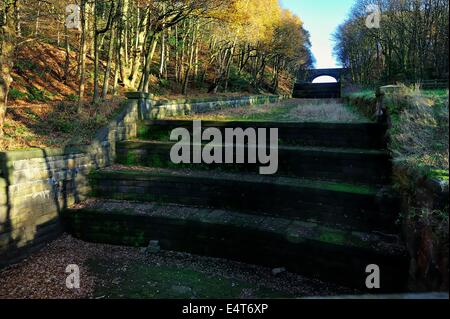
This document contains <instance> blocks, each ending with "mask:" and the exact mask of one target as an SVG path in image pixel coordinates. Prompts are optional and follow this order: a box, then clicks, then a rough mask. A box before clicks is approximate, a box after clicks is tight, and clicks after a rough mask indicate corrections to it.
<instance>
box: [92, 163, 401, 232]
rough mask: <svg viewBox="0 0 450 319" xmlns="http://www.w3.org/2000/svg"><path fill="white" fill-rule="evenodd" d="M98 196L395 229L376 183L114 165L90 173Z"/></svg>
mask: <svg viewBox="0 0 450 319" xmlns="http://www.w3.org/2000/svg"><path fill="white" fill-rule="evenodd" d="M90 178H91V182H92V188H93V192H94V193H93V194H94V195H95V196H96V197H102V198H108V199H121V200H138V201H150V202H153V201H156V202H161V203H175V204H182V205H194V206H201V207H214V208H224V209H233V210H240V211H243V212H246V213H249V214H260V215H261V214H262V215H272V216H282V217H289V218H295V219H299V220H307V221H311V220H313V221H320V222H321V223H324V224H328V225H341V226H342V227H347V228H350V229H364V230H379V231H383V232H390V231H396V230H395V219H396V215H397V212H398V208H397V202H396V200H395V199H393V198H390V196H389V195H386V192H383V191H380V190H379V189H378V188H375V187H371V186H365V185H354V184H345V183H334V182H325V181H317V180H306V179H298V178H288V177H273V176H261V175H257V174H244V173H240V174H232V173H224V172H208V171H191V170H169V169H154V168H136V169H134V170H128V169H127V167H112V168H109V169H107V170H103V171H98V172H96V173H94V174H92V176H91V177H90Z"/></svg>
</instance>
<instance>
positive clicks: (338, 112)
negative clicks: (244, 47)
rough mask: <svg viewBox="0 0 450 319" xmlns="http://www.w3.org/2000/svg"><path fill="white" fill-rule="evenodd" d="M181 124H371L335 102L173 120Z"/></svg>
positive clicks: (269, 106)
mask: <svg viewBox="0 0 450 319" xmlns="http://www.w3.org/2000/svg"><path fill="white" fill-rule="evenodd" d="M170 119H178V120H204V121H207V120H208V121H252V122H262V121H271V122H322V123H364V122H368V121H369V120H368V119H367V118H365V117H364V116H361V115H359V114H357V113H356V112H354V110H352V109H351V108H350V107H348V106H346V105H344V104H341V103H338V102H336V101H335V100H296V99H293V100H289V101H283V102H280V103H273V104H266V105H260V106H247V107H239V108H226V109H222V110H218V111H213V112H207V113H201V114H200V113H199V114H190V115H185V116H175V117H170Z"/></svg>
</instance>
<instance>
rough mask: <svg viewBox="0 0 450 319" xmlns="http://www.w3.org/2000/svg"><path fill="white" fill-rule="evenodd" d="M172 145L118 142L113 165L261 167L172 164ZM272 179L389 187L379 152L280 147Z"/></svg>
mask: <svg viewBox="0 0 450 319" xmlns="http://www.w3.org/2000/svg"><path fill="white" fill-rule="evenodd" d="M173 145H174V142H158V141H138V140H136V141H125V142H119V143H117V146H116V154H117V158H116V162H117V163H119V164H123V165H136V166H148V167H159V168H173V169H177V168H183V167H184V168H186V167H189V168H192V169H202V170H222V171H233V172H253V173H258V172H259V167H260V166H261V165H260V164H174V163H173V162H172V161H171V159H170V150H171V148H172V146H173ZM247 153H248V147H245V154H247ZM222 154H225V152H224V147H222ZM192 162H193V160H192V150H191V163H192ZM224 162H225V160H224V155H223V163H224ZM264 166H266V165H264ZM276 175H278V176H290V177H301V178H311V179H322V180H336V181H344V182H350V183H366V184H389V182H390V176H391V161H390V155H389V153H388V152H385V151H381V150H366V149H342V148H341V149H332V148H321V147H300V146H290V145H281V146H279V148H278V172H277V174H276Z"/></svg>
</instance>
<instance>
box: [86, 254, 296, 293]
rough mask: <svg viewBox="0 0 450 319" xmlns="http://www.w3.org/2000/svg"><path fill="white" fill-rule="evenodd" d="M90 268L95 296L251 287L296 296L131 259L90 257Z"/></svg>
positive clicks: (255, 290) (244, 282) (232, 290)
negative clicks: (114, 262)
mask: <svg viewBox="0 0 450 319" xmlns="http://www.w3.org/2000/svg"><path fill="white" fill-rule="evenodd" d="M89 268H90V271H92V272H93V273H95V274H96V275H97V276H99V278H101V280H102V282H104V283H105V284H104V285H97V287H96V289H95V296H96V297H100V296H102V297H105V298H111V299H117V298H119V299H120V298H132V299H193V298H195V299H211V298H214V299H238V298H240V296H241V295H242V293H243V291H244V290H247V289H251V290H252V292H253V294H255V295H256V296H257V297H258V298H289V297H291V298H292V297H295V296H290V295H289V294H287V293H285V292H281V291H276V290H272V289H268V288H264V287H260V286H257V285H255V284H252V283H249V282H246V281H243V280H236V279H232V278H226V277H224V276H220V275H211V274H208V273H203V272H200V271H198V270H194V269H192V268H190V267H168V266H155V265H148V264H146V263H144V262H137V261H136V262H132V263H131V265H129V266H128V267H123V265H122V264H121V265H120V266H119V265H111V261H110V260H90V262H89Z"/></svg>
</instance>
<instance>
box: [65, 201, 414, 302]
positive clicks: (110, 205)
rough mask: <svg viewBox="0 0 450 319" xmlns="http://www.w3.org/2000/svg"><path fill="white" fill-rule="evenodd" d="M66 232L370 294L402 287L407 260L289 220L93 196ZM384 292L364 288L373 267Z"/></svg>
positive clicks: (400, 249) (380, 243)
mask: <svg viewBox="0 0 450 319" xmlns="http://www.w3.org/2000/svg"><path fill="white" fill-rule="evenodd" d="M63 220H64V225H65V227H66V230H67V231H68V232H69V233H71V234H72V235H73V236H75V237H77V238H79V239H82V240H86V241H90V242H96V243H107V244H115V245H130V246H135V247H146V246H147V245H148V244H149V242H150V241H159V246H160V247H161V249H163V250H172V251H183V252H189V253H194V254H198V255H206V256H211V257H221V258H228V259H232V260H238V261H242V262H248V263H254V264H262V265H265V266H269V267H285V268H287V270H289V271H293V272H298V273H301V274H304V275H307V276H311V277H313V278H318V279H322V280H327V281H333V282H336V283H339V284H341V285H345V286H348V287H354V288H357V289H360V290H361V291H366V292H370V293H382V292H403V291H405V289H406V279H407V274H408V259H407V256H406V251H405V248H404V246H403V244H401V243H400V242H398V240H396V239H395V238H392V237H386V236H383V235H380V234H375V233H361V232H350V231H343V230H339V229H336V228H329V227H323V226H321V225H318V224H315V223H306V222H300V221H294V220H290V219H284V218H273V217H265V216H251V215H246V214H240V213H237V212H233V211H225V210H214V209H201V208H193V207H182V206H174V205H158V204H154V203H145V204H144V203H131V202H120V201H104V202H99V201H95V202H93V203H92V204H88V205H86V206H84V207H80V208H79V209H70V210H67V211H65V212H64V213H63ZM372 264H375V265H377V266H378V267H379V269H380V273H381V276H380V281H381V289H379V290H378V289H377V290H368V289H367V288H366V285H365V283H366V278H367V276H368V275H369V274H367V273H366V267H367V266H368V265H372Z"/></svg>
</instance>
